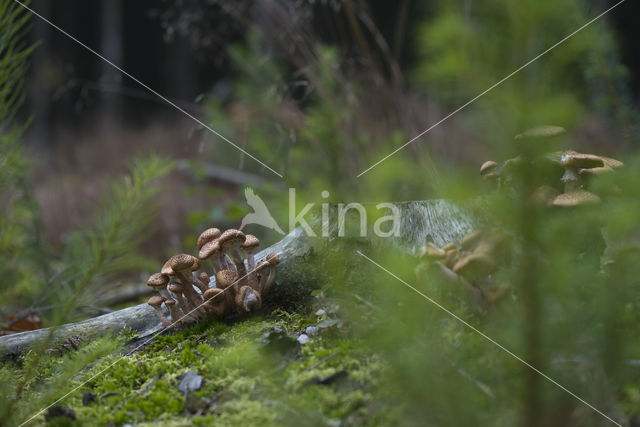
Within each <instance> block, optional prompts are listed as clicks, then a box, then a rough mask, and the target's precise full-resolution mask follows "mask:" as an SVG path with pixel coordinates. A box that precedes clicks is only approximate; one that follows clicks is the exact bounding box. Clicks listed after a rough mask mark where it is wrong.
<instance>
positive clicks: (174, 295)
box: [147, 228, 280, 326]
mask: <svg viewBox="0 0 640 427" xmlns="http://www.w3.org/2000/svg"><path fill="white" fill-rule="evenodd" d="M197 246H198V251H199V252H198V256H197V257H195V256H193V255H189V254H178V255H174V256H172V257H171V258H169V259H168V260H167V262H165V264H164V265H163V266H162V269H161V270H160V272H159V273H154V274H152V275H151V276H149V280H148V281H147V285H149V286H150V287H151V288H153V289H154V290H155V291H156V292H157V293H158V295H154V296H152V297H151V298H149V301H148V302H149V305H150V306H151V307H153V308H154V309H155V310H156V313H157V314H158V317H159V318H160V321H162V323H163V324H164V325H165V326H172V325H179V324H185V323H193V322H197V321H199V320H202V319H204V318H209V317H214V318H218V319H220V318H222V317H224V316H227V315H229V314H233V313H248V312H250V311H254V310H257V309H259V308H260V307H261V305H262V297H263V296H264V295H265V294H266V293H267V292H268V291H269V287H270V286H271V284H272V283H273V281H274V279H275V266H276V265H277V264H278V263H279V262H280V260H279V259H278V256H277V255H276V254H274V253H270V254H268V255H267V256H266V258H265V259H263V260H260V261H258V260H256V258H255V255H256V253H257V252H258V247H259V246H260V241H259V240H258V238H257V237H255V236H253V235H251V234H244V233H243V232H242V231H240V230H234V229H229V230H226V231H224V232H221V231H220V230H219V229H217V228H209V229H207V230H205V231H203V232H202V233H201V234H200V236H199V237H198V241H197ZM205 261H208V262H209V263H210V264H211V266H212V268H213V270H212V274H211V275H209V273H207V272H206V271H204V269H202V270H201V266H202V264H203V263H204V262H205ZM245 261H246V264H245ZM162 304H164V305H165V307H166V308H167V310H168V311H169V314H170V315H171V320H170V319H168V318H167V317H166V316H165V315H164V313H163V311H162V309H161V307H162Z"/></svg>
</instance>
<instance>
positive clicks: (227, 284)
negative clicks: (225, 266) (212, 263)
mask: <svg viewBox="0 0 640 427" xmlns="http://www.w3.org/2000/svg"><path fill="white" fill-rule="evenodd" d="M238 278H239V277H238V273H237V272H236V271H234V270H220V271H218V272H217V273H216V285H217V287H218V288H220V289H222V290H223V291H224V294H225V301H226V303H227V307H233V306H234V298H235V295H236V293H237V292H236V291H237V289H238V284H237V283H236V282H237V281H238ZM228 288H231V289H228Z"/></svg>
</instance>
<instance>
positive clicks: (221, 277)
mask: <svg viewBox="0 0 640 427" xmlns="http://www.w3.org/2000/svg"><path fill="white" fill-rule="evenodd" d="M237 280H238V273H237V272H236V271H234V270H220V271H218V272H217V273H216V284H217V285H218V287H219V288H221V289H226V288H228V287H229V286H231V285H233V284H234V283H235V282H236V281H237Z"/></svg>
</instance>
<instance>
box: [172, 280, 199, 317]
mask: <svg viewBox="0 0 640 427" xmlns="http://www.w3.org/2000/svg"><path fill="white" fill-rule="evenodd" d="M174 285H175V286H172V285H170V289H169V290H170V291H171V292H172V293H173V295H174V296H175V300H176V301H177V302H178V305H179V306H180V308H181V309H182V311H183V313H184V315H185V316H186V319H187V320H188V321H192V322H195V321H197V320H198V318H197V316H196V315H195V312H193V309H194V308H195V306H192V304H191V302H190V301H189V300H188V299H187V298H185V296H184V295H183V293H184V288H185V286H184V285H182V284H181V283H180V284H178V283H175V284H174Z"/></svg>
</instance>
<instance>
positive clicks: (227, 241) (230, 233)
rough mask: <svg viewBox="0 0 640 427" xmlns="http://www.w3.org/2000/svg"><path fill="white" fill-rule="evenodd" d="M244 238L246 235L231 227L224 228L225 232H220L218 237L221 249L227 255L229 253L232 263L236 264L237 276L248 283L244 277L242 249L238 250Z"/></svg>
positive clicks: (245, 271) (245, 274) (245, 272)
mask: <svg viewBox="0 0 640 427" xmlns="http://www.w3.org/2000/svg"><path fill="white" fill-rule="evenodd" d="M245 240H246V235H245V234H244V233H243V232H242V231H240V230H235V229H233V228H230V229H229V230H225V232H224V233H222V234H221V235H220V237H219V238H218V241H219V242H220V247H221V248H222V251H223V252H228V253H229V255H231V259H232V260H233V264H234V265H235V266H236V271H237V272H238V275H239V276H240V278H239V280H240V282H241V283H244V284H248V283H249V282H248V280H247V277H246V276H247V269H246V267H245V265H244V259H243V256H242V251H241V250H240V248H241V247H242V244H243V243H244V242H245Z"/></svg>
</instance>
